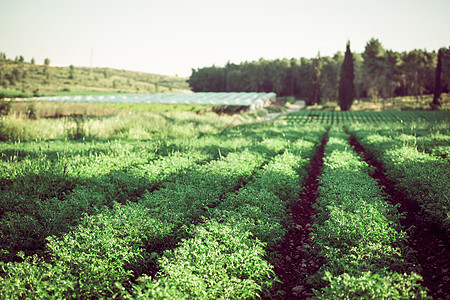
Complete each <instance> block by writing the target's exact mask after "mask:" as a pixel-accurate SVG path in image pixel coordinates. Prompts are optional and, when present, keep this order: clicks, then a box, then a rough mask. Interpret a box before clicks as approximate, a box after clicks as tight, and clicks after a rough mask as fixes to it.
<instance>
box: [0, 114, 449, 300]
mask: <svg viewBox="0 0 450 300" xmlns="http://www.w3.org/2000/svg"><path fill="white" fill-rule="evenodd" d="M130 114H131V115H130ZM130 114H128V117H127V115H123V116H120V117H118V116H105V117H104V119H101V120H103V125H102V126H103V127H101V128H103V129H105V130H98V131H95V128H100V125H98V123H96V124H95V126H94V125H93V123H94V122H100V121H99V120H100V119H92V120H89V119H88V120H85V119H83V122H84V123H82V126H81V125H77V124H79V123H77V119H69V118H67V119H65V121H64V122H66V123H61V122H63V121H62V120H57V119H55V120H49V119H46V120H39V119H37V120H27V121H24V120H22V122H24V123H20V122H19V121H17V120H13V119H12V118H10V117H9V116H6V117H2V120H1V122H2V123H1V127H0V132H1V131H2V130H3V131H4V134H3V137H4V138H3V140H4V142H2V143H1V144H0V151H1V158H0V191H1V193H0V207H1V209H0V211H1V213H0V248H1V263H0V264H1V269H0V275H1V277H0V295H1V298H2V299H3V298H5V299H17V298H20V299H49V298H56V299H60V298H62V299H68V298H79V299H91V298H92V299H106V298H119V299H148V298H156V299H218V298H222V299H255V298H260V297H262V298H267V299H269V298H271V297H272V298H275V299H293V298H309V297H316V298H319V299H355V298H358V299H360V298H379V299H392V298H395V299H411V298H427V297H433V298H436V299H437V298H443V299H445V297H446V296H449V295H450V293H449V291H448V288H447V286H448V278H449V272H448V265H449V261H448V259H449V250H448V249H449V247H448V246H449V245H448V233H449V229H450V219H449V215H450V214H449V198H448V197H449V180H448V179H449V178H450V173H449V168H448V163H449V161H448V159H449V158H448V153H449V151H450V150H449V149H450V140H449V136H450V135H449V129H450V128H449V122H448V119H449V113H448V112H447V111H436V112H432V111H386V112H364V111H349V112H341V111H306V110H305V111H299V112H296V113H290V114H286V115H284V116H282V117H281V118H279V119H276V120H274V121H271V122H260V123H248V124H242V125H239V126H231V124H232V121H231V120H230V119H225V121H224V120H223V119H220V120H219V119H215V117H213V116H197V115H195V113H194V114H187V113H186V112H183V113H181V115H183V116H184V117H179V115H175V114H173V115H161V116H164V117H155V116H156V115H155V116H154V119H153V123H148V125H145V124H147V123H146V122H148V116H149V115H142V112H139V113H138V112H133V113H130ZM194 115H195V116H194ZM127 118H128V119H133V121H134V123H139V124H141V125H140V127H139V128H135V127H130V126H131V125H130V124H131V123H127V122H126V119H127ZM156 118H157V119H156ZM115 120H118V121H117V122H116V121H115ZM136 120H137V121H136ZM169 120H170V121H169ZM205 120H207V121H205ZM159 121H161V122H165V123H164V126H161V127H160V128H157V129H156V130H154V131H152V129H151V128H152V126H156V125H155V124H158V123H160V122H159ZM39 122H42V123H39ZM89 122H92V123H89ZM100 123H101V122H100ZM105 123H107V124H106V125H105ZM117 123H120V124H122V125H121V126H122V127H121V128H123V129H122V130H110V131H107V130H106V128H111V127H113V128H118V127H117ZM37 124H41V126H40V127H39V126H38V128H40V129H39V130H35V131H32V130H31V129H30V128H31V127H36V125H37ZM57 124H59V125H58V126H59V127H60V128H59V127H58V126H56V125H57ZM64 124H65V125H64ZM7 126H9V127H7ZM77 126H78V127H77ZM80 126H81V127H80ZM5 128H6V129H5ZM14 128H15V129H16V134H9V135H7V134H6V133H5V132H11V129H14ZM58 128H59V129H58ZM77 128H78V131H77ZM170 128H172V129H170ZM138 129H139V130H140V131H138ZM58 130H59V131H58ZM44 131H45V132H44ZM24 132H27V133H26V134H25V133H24ZM77 133H78V134H79V135H77ZM313 173H315V175H314V176H313V175H312V174H313ZM377 176H378V177H377ZM306 205H307V206H306ZM423 232H425V233H426V234H423ZM429 245H432V247H429ZM425 248H427V249H425ZM428 248H431V249H428Z"/></svg>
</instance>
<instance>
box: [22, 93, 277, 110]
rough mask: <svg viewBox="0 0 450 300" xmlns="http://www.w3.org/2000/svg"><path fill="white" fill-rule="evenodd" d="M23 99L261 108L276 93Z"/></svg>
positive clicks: (123, 95)
mask: <svg viewBox="0 0 450 300" xmlns="http://www.w3.org/2000/svg"><path fill="white" fill-rule="evenodd" d="M22 100H23V101H55V102H96V103H147V104H155V103H161V104H210V105H235V106H250V108H252V109H256V108H261V107H264V106H267V105H268V104H270V102H274V101H275V100H276V94H275V93H190V94H115V95H92V96H59V97H38V98H25V99H22Z"/></svg>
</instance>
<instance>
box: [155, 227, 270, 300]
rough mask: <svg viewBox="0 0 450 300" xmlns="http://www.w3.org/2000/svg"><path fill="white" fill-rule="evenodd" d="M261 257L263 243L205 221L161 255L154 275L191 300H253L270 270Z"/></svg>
mask: <svg viewBox="0 0 450 300" xmlns="http://www.w3.org/2000/svg"><path fill="white" fill-rule="evenodd" d="M264 255H265V251H264V244H263V243H261V242H260V241H258V240H254V239H252V238H251V236H250V233H249V232H245V231H241V230H239V228H237V227H236V226H234V225H233V224H220V223H217V222H215V221H207V222H206V223H205V224H204V225H201V226H196V227H195V229H194V230H193V232H192V238H190V239H187V240H183V241H182V242H181V244H180V247H178V248H176V249H174V250H172V251H168V252H166V253H165V255H164V257H162V258H161V259H160V261H159V263H160V265H161V268H162V269H161V271H160V273H159V275H157V276H162V277H163V278H167V279H163V284H164V283H165V281H166V280H167V281H169V282H170V284H171V286H175V287H177V289H179V290H181V291H182V292H183V293H184V294H188V295H189V296H190V297H191V298H195V299H218V298H221V299H236V298H239V299H254V298H255V297H257V296H258V295H259V293H260V292H261V290H262V288H263V287H267V286H270V282H271V281H270V276H271V275H272V267H271V266H270V265H269V264H268V263H267V261H265V260H264V259H263V257H264ZM158 281H159V279H157V280H156V285H157V284H158ZM261 285H263V286H261ZM150 288H153V287H152V286H150Z"/></svg>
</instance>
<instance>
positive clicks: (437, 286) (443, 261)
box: [350, 136, 450, 299]
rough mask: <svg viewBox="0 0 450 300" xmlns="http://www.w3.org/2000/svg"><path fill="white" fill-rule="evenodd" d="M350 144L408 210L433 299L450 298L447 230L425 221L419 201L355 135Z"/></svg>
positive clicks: (404, 210) (413, 242)
mask: <svg viewBox="0 0 450 300" xmlns="http://www.w3.org/2000/svg"><path fill="white" fill-rule="evenodd" d="M350 144H351V145H352V146H353V147H354V149H355V150H356V151H357V152H358V153H360V154H361V155H362V156H363V158H364V160H365V161H366V162H367V163H368V164H369V165H371V166H374V167H375V172H374V174H372V175H371V176H372V177H373V178H374V179H376V180H378V182H379V184H380V185H382V186H384V187H385V189H384V191H385V193H386V194H387V195H388V198H390V200H391V201H392V203H393V204H397V203H400V204H401V206H400V207H399V212H400V213H407V215H406V218H405V219H403V220H402V222H401V224H402V226H404V228H405V229H409V230H408V233H409V246H410V247H411V248H412V249H413V250H414V251H415V252H416V254H415V256H416V259H417V262H418V263H419V264H420V266H421V267H422V271H421V272H420V273H421V274H420V275H422V277H423V280H424V281H423V286H425V287H427V288H428V289H429V295H431V296H432V297H433V299H450V272H449V268H450V248H449V235H448V233H447V232H445V231H443V230H441V229H439V228H437V226H432V225H429V224H425V223H424V222H423V221H422V216H421V211H420V208H419V205H418V204H417V203H416V202H414V201H411V200H409V199H407V198H406V197H405V196H404V195H403V194H402V193H401V192H400V191H398V189H396V186H395V182H393V181H392V180H390V179H389V178H387V177H386V174H385V170H384V168H383V166H382V165H381V163H380V162H378V161H376V160H374V159H371V158H370V156H369V155H368V154H367V152H366V151H365V149H364V148H363V147H362V146H361V145H360V144H359V143H358V141H357V140H356V139H355V138H354V137H353V136H352V137H351V138H350Z"/></svg>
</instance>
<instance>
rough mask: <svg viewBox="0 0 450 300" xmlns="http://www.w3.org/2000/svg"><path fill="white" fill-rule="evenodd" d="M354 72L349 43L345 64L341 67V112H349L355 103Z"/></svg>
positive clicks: (348, 44) (348, 43)
mask: <svg viewBox="0 0 450 300" xmlns="http://www.w3.org/2000/svg"><path fill="white" fill-rule="evenodd" d="M354 78H355V75H354V71H353V54H352V52H351V51H350V42H347V49H346V51H345V56H344V62H343V63H342V67H341V78H340V81H339V106H340V107H341V110H349V109H350V107H351V106H352V103H353V97H354V95H355V85H354Z"/></svg>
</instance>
